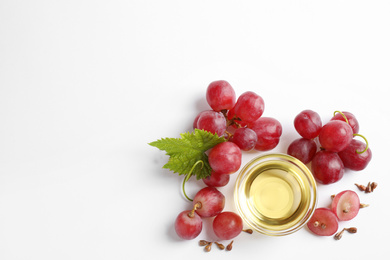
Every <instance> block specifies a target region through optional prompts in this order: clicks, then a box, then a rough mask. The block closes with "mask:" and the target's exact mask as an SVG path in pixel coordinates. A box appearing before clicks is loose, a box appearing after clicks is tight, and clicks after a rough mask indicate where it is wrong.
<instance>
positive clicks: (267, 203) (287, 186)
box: [234, 153, 317, 236]
mask: <svg viewBox="0 0 390 260" xmlns="http://www.w3.org/2000/svg"><path fill="white" fill-rule="evenodd" d="M234 201H235V204H236V207H237V210H238V212H239V214H240V215H241V217H242V218H243V220H244V221H245V222H246V223H247V224H248V225H249V226H250V227H251V228H252V229H254V230H256V231H258V232H260V233H262V234H265V235H270V236H284V235H288V234H291V233H294V232H296V231H298V230H299V229H301V228H302V227H303V226H304V225H305V224H306V223H307V221H309V219H310V218H311V216H312V215H313V213H314V210H315V208H316V205H317V186H316V181H315V179H314V177H313V175H312V174H311V172H310V170H309V169H308V168H307V167H306V165H305V164H303V163H302V162H301V161H300V160H298V159H296V158H294V157H292V156H290V155H287V154H276V153H275V154H267V155H262V156H259V157H256V158H254V159H253V160H251V161H250V162H248V163H247V164H246V165H245V166H244V167H243V168H242V170H241V171H240V173H239V175H238V176H237V180H236V183H235V187H234Z"/></svg>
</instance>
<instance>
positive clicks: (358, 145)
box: [338, 139, 372, 171]
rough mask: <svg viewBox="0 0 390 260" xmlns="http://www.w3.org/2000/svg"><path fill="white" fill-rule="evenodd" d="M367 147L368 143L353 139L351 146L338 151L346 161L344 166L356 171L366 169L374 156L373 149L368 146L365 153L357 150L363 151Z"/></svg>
mask: <svg viewBox="0 0 390 260" xmlns="http://www.w3.org/2000/svg"><path fill="white" fill-rule="evenodd" d="M365 148H366V143H363V142H361V141H359V140H356V139H352V141H351V143H350V144H349V146H348V147H347V148H345V149H344V150H343V151H341V152H339V153H338V155H339V156H340V159H341V160H342V161H343V163H344V167H345V168H348V169H351V170H354V171H361V170H363V169H365V168H366V167H367V165H368V163H369V162H370V161H371V158H372V152H371V149H370V148H368V149H367V151H365V152H364V153H358V152H356V151H359V152H362V151H364V149H365Z"/></svg>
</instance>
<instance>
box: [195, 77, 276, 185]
mask: <svg viewBox="0 0 390 260" xmlns="http://www.w3.org/2000/svg"><path fill="white" fill-rule="evenodd" d="M206 100H207V103H208V104H209V105H210V108H211V109H210V110H205V111H202V112H200V113H199V114H198V115H197V116H196V118H195V120H194V123H193V127H194V128H198V129H203V130H206V131H209V132H211V133H215V134H217V135H218V136H224V137H225V138H226V139H227V140H228V141H227V142H223V143H221V144H218V145H216V146H215V147H213V148H212V149H211V150H210V153H209V163H210V166H211V168H212V170H213V171H212V173H211V176H210V177H209V178H207V179H205V182H206V184H207V185H211V186H218V187H221V186H224V185H226V184H227V183H228V181H229V174H231V173H234V172H236V171H237V170H238V169H239V168H240V166H241V157H242V154H241V151H250V150H253V149H255V150H259V151H268V150H271V149H273V148H275V147H276V146H277V145H278V143H279V140H280V136H281V135H282V125H281V124H280V122H279V121H278V120H276V119H274V118H272V117H262V115H263V112H264V100H263V98H262V97H261V96H259V95H258V94H256V93H254V92H252V91H247V92H244V93H243V94H241V95H240V96H239V97H238V99H237V100H236V94H235V91H234V89H233V88H232V86H231V85H230V84H229V83H228V82H227V81H225V80H218V81H214V82H211V83H210V85H209V86H208V88H207V91H206Z"/></svg>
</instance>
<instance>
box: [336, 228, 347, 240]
mask: <svg viewBox="0 0 390 260" xmlns="http://www.w3.org/2000/svg"><path fill="white" fill-rule="evenodd" d="M344 230H345V228H344V229H343V230H341V231H340V232H338V233H336V235H334V239H336V240H340V239H341V238H342V236H343V233H344Z"/></svg>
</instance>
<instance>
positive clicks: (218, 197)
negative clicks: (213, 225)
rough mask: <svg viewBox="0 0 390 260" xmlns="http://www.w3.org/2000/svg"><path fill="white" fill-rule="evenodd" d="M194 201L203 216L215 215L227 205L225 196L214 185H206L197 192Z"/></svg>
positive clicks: (195, 206) (197, 211)
mask: <svg viewBox="0 0 390 260" xmlns="http://www.w3.org/2000/svg"><path fill="white" fill-rule="evenodd" d="M192 203H193V206H194V208H196V213H198V215H199V216H201V217H202V218H208V217H214V216H216V215H217V214H219V213H220V212H221V211H222V210H223V208H224V207H225V196H224V195H223V194H222V193H221V192H220V191H219V190H217V189H216V188H214V187H206V188H203V189H201V190H200V191H198V193H196V195H195V197H194V200H193V201H192Z"/></svg>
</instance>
